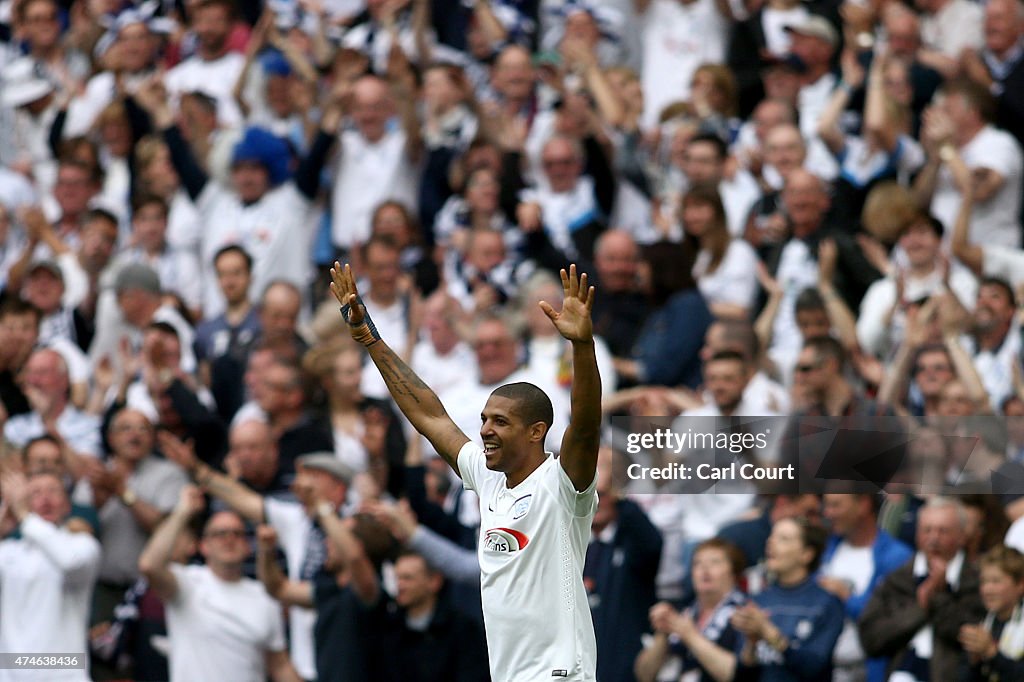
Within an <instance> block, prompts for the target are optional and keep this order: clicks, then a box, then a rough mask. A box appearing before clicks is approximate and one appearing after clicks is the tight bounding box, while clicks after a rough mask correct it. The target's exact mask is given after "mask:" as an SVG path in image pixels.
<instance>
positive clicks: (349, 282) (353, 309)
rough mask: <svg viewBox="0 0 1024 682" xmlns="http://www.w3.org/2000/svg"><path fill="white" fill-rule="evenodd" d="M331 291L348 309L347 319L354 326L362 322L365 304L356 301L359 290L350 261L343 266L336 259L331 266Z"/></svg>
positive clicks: (343, 306)
mask: <svg viewBox="0 0 1024 682" xmlns="http://www.w3.org/2000/svg"><path fill="white" fill-rule="evenodd" d="M331 292H332V293H333V294H334V298H336V299H338V303H340V304H341V306H342V308H344V309H345V310H346V311H347V313H346V316H345V321H346V322H348V323H349V325H352V326H356V325H358V324H360V323H361V322H362V321H363V306H361V305H359V304H358V303H357V302H356V299H357V298H358V296H359V291H358V290H357V289H356V279H355V277H353V276H352V268H351V267H350V266H349V264H348V263H345V267H342V266H341V264H340V263H339V262H338V261H334V267H333V268H331Z"/></svg>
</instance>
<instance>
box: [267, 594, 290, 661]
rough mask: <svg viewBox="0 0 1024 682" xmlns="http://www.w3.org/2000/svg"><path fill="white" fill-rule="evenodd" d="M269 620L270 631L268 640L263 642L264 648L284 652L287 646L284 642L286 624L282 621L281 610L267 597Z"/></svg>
mask: <svg viewBox="0 0 1024 682" xmlns="http://www.w3.org/2000/svg"><path fill="white" fill-rule="evenodd" d="M267 618H269V619H270V629H269V630H268V631H267V639H266V640H265V641H264V642H263V648H264V649H266V650H267V651H272V652H278V651H284V650H285V649H286V648H287V646H286V643H285V640H284V623H283V621H282V619H281V609H280V607H279V606H278V605H277V602H275V601H274V600H273V599H271V598H270V597H269V596H268V597H267Z"/></svg>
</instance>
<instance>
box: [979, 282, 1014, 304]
mask: <svg viewBox="0 0 1024 682" xmlns="http://www.w3.org/2000/svg"><path fill="white" fill-rule="evenodd" d="M982 287H998V288H1000V289H1002V290H1003V293H1005V294H1006V296H1007V298H1009V299H1010V304H1011V305H1013V307H1015V308H1016V307H1017V295H1016V294H1015V293H1013V287H1011V286H1010V283H1009V282H1007V281H1006V280H1005V279H1003V278H1001V277H982V278H981V280H980V281H979V282H978V289H981V288H982Z"/></svg>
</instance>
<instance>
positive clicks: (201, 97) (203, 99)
mask: <svg viewBox="0 0 1024 682" xmlns="http://www.w3.org/2000/svg"><path fill="white" fill-rule="evenodd" d="M207 4H209V5H215V4H226V3H222V2H219V0H209V2H208V3H200V4H199V5H197V6H196V7H195V9H196V10H199V9H202V8H203V7H205V6H206V5H207ZM185 98H188V99H191V100H192V101H194V102H195V103H196V104H198V105H199V106H200V107H201V108H202V109H205V110H206V113H208V114H210V115H211V116H216V115H217V100H216V99H214V98H213V97H211V96H210V95H208V94H206V93H205V92H203V91H202V90H191V91H189V92H184V93H182V94H181V99H185Z"/></svg>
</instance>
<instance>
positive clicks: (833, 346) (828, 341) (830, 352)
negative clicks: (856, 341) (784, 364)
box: [804, 336, 846, 372]
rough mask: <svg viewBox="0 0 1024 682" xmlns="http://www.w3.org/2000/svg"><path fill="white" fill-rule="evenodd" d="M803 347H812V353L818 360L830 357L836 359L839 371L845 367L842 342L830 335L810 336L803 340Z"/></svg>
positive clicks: (844, 352) (844, 350)
mask: <svg viewBox="0 0 1024 682" xmlns="http://www.w3.org/2000/svg"><path fill="white" fill-rule="evenodd" d="M804 348H812V349H814V354H815V355H817V356H818V359H819V360H821V359H823V358H832V359H833V360H835V361H836V365H837V366H838V370H839V371H840V372H842V371H843V370H845V369H846V349H845V348H843V344H841V343H839V341H837V340H836V339H834V338H832V337H831V336H812V337H811V338H809V339H807V340H806V341H804Z"/></svg>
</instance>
